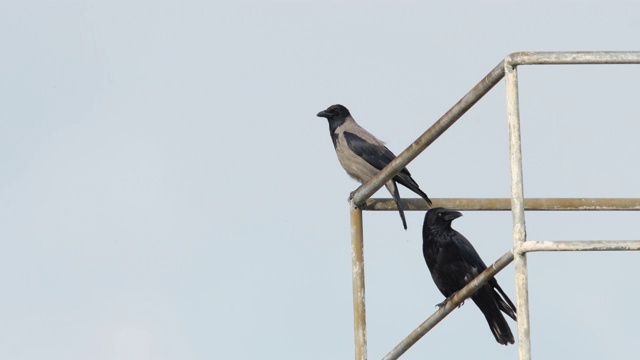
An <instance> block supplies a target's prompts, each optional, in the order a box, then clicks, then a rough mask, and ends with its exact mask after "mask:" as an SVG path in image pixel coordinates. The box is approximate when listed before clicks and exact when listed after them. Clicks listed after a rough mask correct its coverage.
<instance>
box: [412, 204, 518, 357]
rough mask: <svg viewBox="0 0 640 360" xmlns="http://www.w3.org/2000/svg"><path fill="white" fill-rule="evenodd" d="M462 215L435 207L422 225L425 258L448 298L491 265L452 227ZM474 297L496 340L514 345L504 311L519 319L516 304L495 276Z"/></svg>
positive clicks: (437, 282) (514, 318)
mask: <svg viewBox="0 0 640 360" xmlns="http://www.w3.org/2000/svg"><path fill="white" fill-rule="evenodd" d="M460 216H462V214H461V213H459V212H457V211H452V210H447V209H444V208H433V209H430V210H429V211H428V212H427V214H426V215H425V217H424V225H423V227H422V239H423V242H422V253H423V255H424V260H425V261H426V262H427V266H428V267H429V271H430V272H431V277H432V278H433V282H435V283H436V286H437V287H438V289H439V290H440V292H441V293H442V295H444V296H445V297H447V299H446V300H448V299H449V298H451V297H452V296H453V295H454V294H455V293H456V292H457V291H458V290H460V289H462V288H463V287H464V286H465V285H467V284H468V283H469V282H470V281H471V280H473V279H474V278H475V277H476V276H478V275H479V274H480V273H481V272H483V271H484V270H485V269H486V268H487V266H486V265H485V264H484V262H483V261H482V259H481V258H480V256H479V255H478V253H477V252H476V250H475V249H474V248H473V246H472V245H471V243H470V242H469V240H467V239H466V238H465V237H464V236H462V234H460V233H459V232H457V231H455V230H454V229H452V228H451V221H453V220H454V219H457V218H459V217H460ZM471 299H472V300H473V302H474V303H476V305H477V306H478V307H479V308H480V311H482V313H483V314H484V317H485V318H486V319H487V322H488V323H489V327H490V328H491V332H492V333H493V336H495V338H496V341H498V342H499V343H500V344H502V345H507V344H513V343H514V339H513V334H512V333H511V329H510V328H509V324H507V321H506V320H505V318H504V316H503V315H502V314H501V313H500V311H501V310H502V312H504V313H505V314H507V315H509V317H510V318H512V319H513V320H516V307H515V305H513V303H512V302H511V300H509V297H508V296H507V294H505V293H504V291H502V288H500V285H498V281H497V280H496V279H495V278H492V279H491V280H489V281H488V282H487V283H486V284H484V286H482V287H481V288H480V289H479V290H478V291H477V292H476V293H475V294H473V295H472V296H471ZM446 300H445V301H446ZM442 304H444V302H443V303H442ZM442 304H439V305H442Z"/></svg>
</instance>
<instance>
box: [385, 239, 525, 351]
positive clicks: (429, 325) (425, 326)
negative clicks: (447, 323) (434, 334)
mask: <svg viewBox="0 0 640 360" xmlns="http://www.w3.org/2000/svg"><path fill="white" fill-rule="evenodd" d="M511 261H513V253H512V252H511V251H508V252H507V253H506V254H504V255H502V256H501V257H500V258H499V259H498V260H496V262H494V263H493V264H492V265H491V266H489V267H488V268H487V269H486V270H485V271H483V272H482V273H481V274H480V275H478V276H477V277H476V278H475V279H473V280H471V282H469V283H468V284H467V285H466V286H465V287H463V288H462V289H460V291H458V292H457V293H455V295H453V297H451V298H450V299H449V300H448V301H447V302H445V303H444V305H443V306H442V307H440V308H439V309H438V310H436V312H435V313H433V315H431V316H429V318H428V319H427V320H425V321H424V322H423V323H422V324H420V326H418V327H417V328H416V329H415V330H413V331H412V332H411V334H409V336H407V337H406V338H405V339H404V340H402V341H401V342H400V343H399V344H398V345H396V347H395V348H393V350H391V351H390V352H389V353H388V354H387V355H386V356H385V357H384V358H382V360H395V359H398V358H399V357H400V356H402V354H404V353H405V352H406V351H407V350H409V348H410V347H411V346H413V344H415V343H416V342H417V341H418V340H420V338H422V337H423V336H424V335H425V334H426V333H428V332H429V330H431V329H433V327H434V326H436V325H437V324H438V323H439V322H440V321H442V319H444V318H445V317H446V316H447V315H449V313H451V312H452V311H453V310H455V309H456V308H457V307H458V306H459V305H460V304H462V302H463V301H465V300H466V299H468V298H469V297H470V296H471V295H473V294H474V293H475V292H476V291H477V290H478V289H480V287H482V285H484V284H485V283H486V282H487V281H489V280H490V279H491V278H492V277H494V276H495V275H496V274H497V273H498V272H500V270H502V269H504V268H505V267H506V266H507V265H509V263H510V262H511Z"/></svg>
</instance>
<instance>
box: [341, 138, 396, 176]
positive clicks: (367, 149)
mask: <svg viewBox="0 0 640 360" xmlns="http://www.w3.org/2000/svg"><path fill="white" fill-rule="evenodd" d="M343 135H344V139H345V140H346V141H347V146H349V149H351V151H353V152H354V153H356V154H357V155H358V156H360V157H361V158H363V159H364V160H365V161H366V162H368V163H369V164H371V166H373V167H375V168H376V169H378V170H382V169H383V168H384V167H385V166H387V165H388V164H389V163H390V162H391V161H392V160H393V159H395V158H396V156H395V155H393V153H392V152H391V151H390V150H389V149H387V147H386V146H382V145H377V144H372V143H370V142H367V141H366V140H365V139H363V138H361V137H360V136H358V135H356V134H354V133H350V132H347V131H345V132H344V133H343Z"/></svg>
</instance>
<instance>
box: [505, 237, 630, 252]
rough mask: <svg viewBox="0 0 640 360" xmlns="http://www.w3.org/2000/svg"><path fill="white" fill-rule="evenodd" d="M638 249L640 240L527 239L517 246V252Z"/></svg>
mask: <svg viewBox="0 0 640 360" xmlns="http://www.w3.org/2000/svg"><path fill="white" fill-rule="evenodd" d="M629 250H632V251H637V250H640V240H609V241H600V240H598V241H596V240H594V241H525V242H523V243H522V244H520V245H519V246H518V247H516V249H515V251H516V252H517V253H525V252H531V251H629Z"/></svg>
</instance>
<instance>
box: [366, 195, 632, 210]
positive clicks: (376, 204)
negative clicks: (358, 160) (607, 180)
mask: <svg viewBox="0 0 640 360" xmlns="http://www.w3.org/2000/svg"><path fill="white" fill-rule="evenodd" d="M432 200H433V207H444V208H448V209H452V210H471V211H473V210H483V211H507V210H511V199H510V198H486V199H479V198H478V199H476V198H437V199H432ZM402 204H403V206H404V209H405V210H428V209H429V207H428V206H427V203H426V202H425V201H424V200H422V199H418V198H416V199H403V200H402ZM524 208H525V210H529V211H537V210H553V211H616V210H618V211H640V198H529V199H524ZM362 209H363V210H369V211H390V210H397V209H398V208H397V207H396V204H395V202H394V201H393V199H369V200H367V201H366V203H365V204H364V205H363V206H362Z"/></svg>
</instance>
